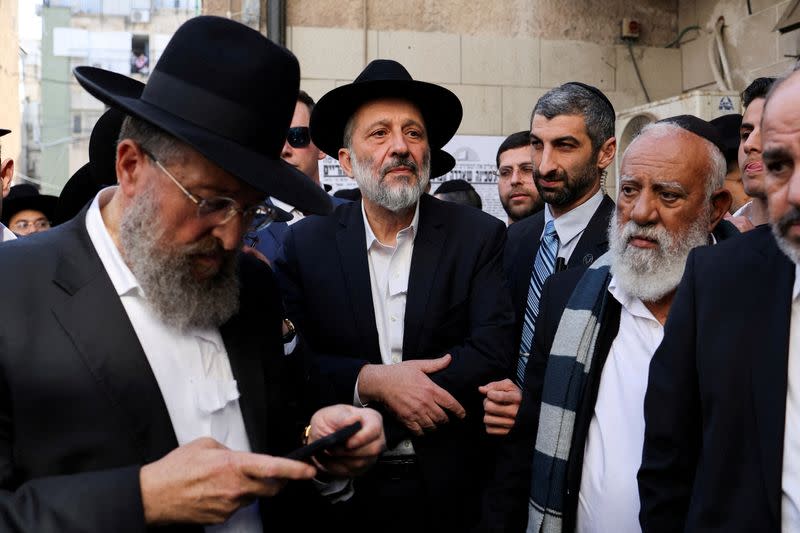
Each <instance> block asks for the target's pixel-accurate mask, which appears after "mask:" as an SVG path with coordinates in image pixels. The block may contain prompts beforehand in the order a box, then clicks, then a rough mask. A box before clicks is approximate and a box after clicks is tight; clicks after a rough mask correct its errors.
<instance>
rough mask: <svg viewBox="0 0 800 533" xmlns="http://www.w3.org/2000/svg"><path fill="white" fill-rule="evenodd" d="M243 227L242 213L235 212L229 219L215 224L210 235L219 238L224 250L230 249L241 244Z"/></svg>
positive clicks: (236, 247) (234, 248)
mask: <svg viewBox="0 0 800 533" xmlns="http://www.w3.org/2000/svg"><path fill="white" fill-rule="evenodd" d="M245 229H246V228H245V227H244V222H243V221H242V214H241V213H236V214H235V215H234V216H232V217H231V219H230V220H228V221H226V222H224V223H220V224H217V225H215V226H214V229H213V230H211V235H213V236H214V237H216V238H217V239H218V240H219V242H220V243H221V244H222V247H223V248H224V249H225V250H228V251H231V250H236V249H238V248H239V246H241V244H242V238H244V231H245Z"/></svg>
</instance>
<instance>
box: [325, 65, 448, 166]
mask: <svg viewBox="0 0 800 533" xmlns="http://www.w3.org/2000/svg"><path fill="white" fill-rule="evenodd" d="M379 98H401V99H404V100H409V101H411V102H412V103H413V104H414V105H416V106H417V107H418V108H419V110H420V112H421V113H422V117H423V119H424V120H425V128H426V130H427V134H428V144H429V145H430V147H431V150H438V149H439V148H441V147H442V146H444V145H445V144H447V142H448V141H449V140H450V139H451V138H452V137H453V135H455V133H456V131H457V130H458V126H459V125H460V124H461V118H462V116H463V113H464V111H463V109H462V107H461V101H460V100H459V99H458V97H457V96H456V95H455V94H453V93H452V92H451V91H449V90H448V89H445V88H444V87H441V86H439V85H434V84H432V83H427V82H424V81H417V80H387V79H379V80H372V81H362V82H358V83H351V84H349V85H342V86H341V87H337V88H335V89H333V90H331V91H330V92H328V93H326V94H325V95H324V96H323V97H322V98H320V100H319V102H317V105H316V106H314V110H313V111H312V113H311V124H310V126H311V138H312V139H313V140H314V144H315V145H316V146H317V147H318V148H319V149H320V150H322V151H323V152H325V153H326V154H330V155H332V156H333V157H337V155H336V154H338V153H339V149H340V148H342V147H343V144H344V143H343V140H342V139H343V136H344V128H345V126H346V125H347V121H348V120H350V117H352V116H353V114H354V113H355V112H356V111H357V110H358V108H360V107H361V106H362V105H364V104H365V103H367V102H370V101H373V100H377V99H379Z"/></svg>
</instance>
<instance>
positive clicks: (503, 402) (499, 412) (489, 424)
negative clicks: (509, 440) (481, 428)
mask: <svg viewBox="0 0 800 533" xmlns="http://www.w3.org/2000/svg"><path fill="white" fill-rule="evenodd" d="M478 390H479V391H480V392H481V394H483V395H485V396H486V398H484V399H483V411H484V415H483V423H484V424H485V425H486V433H488V434H489V435H508V432H509V431H511V428H512V427H514V422H515V421H516V419H517V412H518V411H519V404H520V403H521V402H522V391H520V389H519V387H517V385H516V384H515V383H514V382H513V381H511V380H510V379H508V378H506V379H504V380H502V381H493V382H491V383H489V384H486V385H484V386H482V387H478Z"/></svg>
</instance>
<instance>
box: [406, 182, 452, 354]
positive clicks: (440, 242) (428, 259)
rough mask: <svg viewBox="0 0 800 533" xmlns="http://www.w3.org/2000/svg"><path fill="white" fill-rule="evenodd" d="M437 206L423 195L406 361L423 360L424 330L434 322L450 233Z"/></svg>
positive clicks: (411, 276) (410, 289) (409, 301)
mask: <svg viewBox="0 0 800 533" xmlns="http://www.w3.org/2000/svg"><path fill="white" fill-rule="evenodd" d="M432 204H433V199H432V198H431V196H430V195H427V194H423V195H422V197H421V198H420V201H419V227H418V228H417V234H416V236H415V237H414V252H413V253H412V255H411V270H410V271H409V275H408V292H407V294H406V315H405V324H404V330H403V359H406V355H408V358H416V357H419V354H420V353H421V351H422V350H421V348H420V346H419V343H420V340H421V333H422V328H423V327H424V325H425V324H426V323H430V318H429V317H428V316H427V315H428V313H427V312H426V311H427V310H429V309H430V308H431V307H430V306H429V305H428V300H429V299H430V295H431V290H432V288H433V283H434V280H435V279H436V270H437V267H438V265H439V257H440V256H441V254H442V249H443V248H444V244H445V240H446V237H447V235H446V233H445V230H444V220H442V218H441V217H440V216H439V215H440V213H439V210H437V209H436V206H435V205H432Z"/></svg>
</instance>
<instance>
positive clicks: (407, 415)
mask: <svg viewBox="0 0 800 533" xmlns="http://www.w3.org/2000/svg"><path fill="white" fill-rule="evenodd" d="M451 360H452V356H451V355H450V354H446V355H444V356H442V357H440V358H438V359H418V360H413V361H403V362H402V363H397V364H394V365H365V366H364V367H363V368H362V369H361V372H360V373H359V374H358V395H359V397H360V398H361V400H362V401H364V402H372V401H378V402H381V403H383V404H384V405H385V406H386V407H388V408H389V410H390V411H392V413H394V415H395V416H396V417H397V418H398V419H399V420H400V422H402V423H403V425H405V426H406V427H407V428H408V429H409V430H410V431H411V432H412V433H414V434H415V435H422V434H423V431H424V430H428V431H431V430H434V429H436V427H437V426H440V425H442V424H445V423H447V422H448V420H449V419H448V416H447V413H446V412H445V409H446V410H448V411H450V412H451V413H453V414H454V415H456V416H457V417H458V418H464V416H466V414H467V413H466V411H465V410H464V408H463V407H462V406H461V404H460V403H458V401H457V400H456V399H455V398H454V397H453V396H452V395H451V394H450V393H449V392H447V391H446V390H444V389H443V388H441V387H440V386H438V385H437V384H436V383H434V382H433V381H431V378H429V377H428V374H432V373H434V372H438V371H440V370H443V369H445V368H447V366H448V365H449V364H450V361H451Z"/></svg>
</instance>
